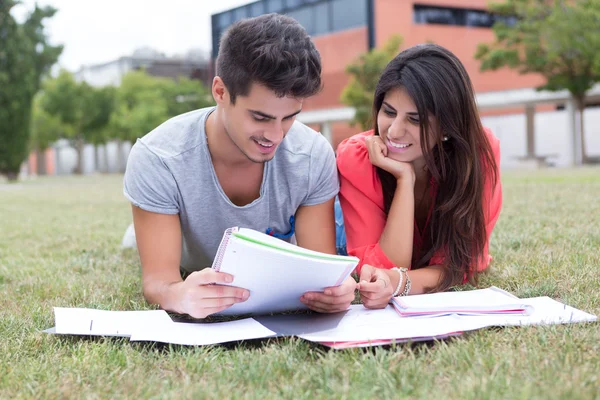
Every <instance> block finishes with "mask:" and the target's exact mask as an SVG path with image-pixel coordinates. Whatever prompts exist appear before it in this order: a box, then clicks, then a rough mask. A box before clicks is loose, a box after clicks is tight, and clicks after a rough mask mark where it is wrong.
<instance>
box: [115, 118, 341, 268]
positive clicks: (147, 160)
mask: <svg viewBox="0 0 600 400" xmlns="http://www.w3.org/2000/svg"><path fill="white" fill-rule="evenodd" d="M213 110H214V108H213V107H210V108H204V109H200V110H196V111H192V112H189V113H186V114H182V115H180V116H177V117H175V118H172V119H170V120H168V121H167V122H165V123H164V124H162V125H160V126H159V127H158V128H156V129H154V130H153V131H152V132H150V133H148V134H147V135H146V136H144V137H143V138H141V139H138V140H137V142H136V143H135V145H134V146H133V148H132V149H131V153H130V155H129V158H128V160H127V170H126V172H125V178H124V189H123V191H124V194H125V196H126V197H127V198H128V199H129V200H130V201H131V203H132V204H133V205H135V206H137V207H139V208H141V209H143V210H146V211H150V212H154V213H159V214H179V218H180V221H181V233H182V236H183V245H182V257H181V267H182V268H183V269H184V270H185V271H187V272H193V271H197V270H200V269H203V268H206V267H210V266H211V265H212V261H213V258H214V256H215V254H216V252H217V249H218V247H219V243H220V242H221V238H222V237H223V232H224V231H225V229H227V228H230V227H233V226H239V227H244V228H251V229H255V230H257V231H260V232H266V230H267V229H268V228H271V229H273V231H274V232H275V233H279V234H286V233H288V232H289V231H290V229H291V226H290V217H291V216H293V215H295V214H296V211H297V209H298V207H300V206H310V205H315V204H320V203H323V202H325V201H327V200H330V199H332V198H333V197H334V196H335V195H336V194H337V193H338V190H339V184H338V177H337V168H336V164H335V155H334V152H333V149H332V147H331V145H330V144H329V142H327V140H326V139H325V138H324V137H323V136H322V135H321V134H319V133H317V132H315V131H313V130H312V129H310V128H308V127H307V126H305V125H303V124H301V123H300V122H298V121H296V122H294V124H293V125H292V127H291V129H290V130H289V131H288V133H287V135H286V137H285V138H284V139H283V141H282V142H281V144H280V145H279V148H278V149H277V150H276V152H275V156H274V157H273V159H272V160H271V161H268V162H266V163H265V169H264V173H263V181H262V185H261V188H260V197H259V198H257V199H256V200H254V201H253V202H252V203H250V204H247V205H245V206H242V207H239V206H236V205H235V204H233V203H232V202H231V200H229V198H228V197H227V195H225V193H224V192H223V189H222V188H221V185H220V184H219V181H218V179H217V176H216V174H215V170H214V167H213V164H212V161H211V157H210V153H209V150H208V145H207V141H206V132H205V123H206V118H207V117H208V115H209V114H210V113H211V112H212V111H213ZM332 223H333V221H332Z"/></svg>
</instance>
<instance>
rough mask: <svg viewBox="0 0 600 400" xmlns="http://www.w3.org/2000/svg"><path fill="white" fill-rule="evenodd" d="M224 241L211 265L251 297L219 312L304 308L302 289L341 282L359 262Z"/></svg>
mask: <svg viewBox="0 0 600 400" xmlns="http://www.w3.org/2000/svg"><path fill="white" fill-rule="evenodd" d="M270 239H272V240H274V239H273V238H270ZM226 242H227V247H226V249H225V250H224V253H223V258H222V260H221V262H220V265H219V266H213V268H215V269H217V268H218V269H219V270H220V271H221V272H227V273H229V274H231V275H233V277H234V278H233V282H232V283H231V285H233V286H238V287H241V288H244V289H248V290H249V291H250V297H249V298H248V300H246V301H244V302H242V303H237V304H234V305H233V306H231V307H229V308H228V309H227V310H224V311H222V312H221V313H219V314H221V315H244V314H252V315H261V314H270V313H277V312H284V311H291V310H302V309H306V308H307V307H306V306H305V305H304V304H303V303H302V302H301V301H300V297H301V296H302V295H303V294H304V293H306V292H308V291H318V292H321V291H323V290H324V289H325V288H326V287H329V286H336V285H339V284H341V283H342V282H343V281H344V279H346V278H347V277H348V276H349V275H350V273H351V272H352V271H353V270H354V268H355V267H356V264H357V262H358V259H356V258H352V257H336V258H335V259H327V260H326V259H320V258H315V257H307V256H302V255H298V254H292V253H287V252H282V251H277V250H276V249H273V248H270V247H266V246H262V245H259V244H256V243H252V242H249V241H247V240H243V239H240V238H237V237H235V236H231V237H230V238H229V240H228V241H226ZM282 243H283V242H282ZM290 246H291V245H290ZM219 252H221V250H219ZM217 258H218V259H220V257H217Z"/></svg>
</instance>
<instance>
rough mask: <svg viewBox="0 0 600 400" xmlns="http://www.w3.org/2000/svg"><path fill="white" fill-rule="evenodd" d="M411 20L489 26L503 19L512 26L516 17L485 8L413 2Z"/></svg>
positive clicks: (426, 22)
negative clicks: (438, 5)
mask: <svg viewBox="0 0 600 400" xmlns="http://www.w3.org/2000/svg"><path fill="white" fill-rule="evenodd" d="M413 21H414V22H415V23H417V24H440V25H458V26H475V27H483V28H491V27H492V26H493V25H494V23H496V21H503V22H504V23H505V24H507V25H509V26H513V25H514V24H515V23H516V22H517V19H516V17H512V16H511V17H504V16H499V15H494V14H491V13H489V12H488V11H485V10H474V9H467V8H453V7H437V6H429V5H420V4H415V6H414V10H413Z"/></svg>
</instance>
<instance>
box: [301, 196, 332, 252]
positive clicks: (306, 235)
mask: <svg viewBox="0 0 600 400" xmlns="http://www.w3.org/2000/svg"><path fill="white" fill-rule="evenodd" d="M333 201H334V199H331V200H328V201H326V202H325V203H322V204H317V205H314V206H301V207H299V208H298V211H296V242H297V243H298V246H300V247H303V248H305V249H309V250H315V251H320V252H322V253H328V254H335V214H334V209H333Z"/></svg>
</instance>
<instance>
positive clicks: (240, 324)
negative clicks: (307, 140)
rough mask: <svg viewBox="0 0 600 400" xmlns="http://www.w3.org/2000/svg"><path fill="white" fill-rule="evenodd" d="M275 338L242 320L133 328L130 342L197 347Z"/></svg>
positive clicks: (253, 323)
mask: <svg viewBox="0 0 600 400" xmlns="http://www.w3.org/2000/svg"><path fill="white" fill-rule="evenodd" d="M276 335H277V334H276V333H275V332H273V331H271V330H270V329H268V328H266V327H264V326H263V325H261V324H259V323H258V322H256V321H255V320H254V319H252V318H245V319H241V320H236V321H229V322H209V323H203V322H173V323H172V324H170V325H164V326H157V327H154V329H136V330H134V332H133V334H132V335H131V338H130V340H131V341H149V342H162V343H172V344H180V345H189V346H201V345H208V344H217V343H226V342H234V341H239V340H250V339H262V338H267V337H273V336H276Z"/></svg>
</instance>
